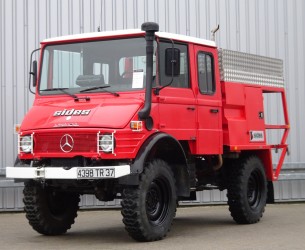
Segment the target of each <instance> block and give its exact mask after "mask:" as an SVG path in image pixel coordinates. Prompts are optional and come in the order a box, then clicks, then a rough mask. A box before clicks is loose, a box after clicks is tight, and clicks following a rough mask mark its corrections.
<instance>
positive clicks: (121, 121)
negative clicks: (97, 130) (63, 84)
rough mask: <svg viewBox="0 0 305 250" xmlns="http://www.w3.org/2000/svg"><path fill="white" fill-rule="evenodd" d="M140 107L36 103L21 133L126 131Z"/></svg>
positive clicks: (112, 102) (119, 101)
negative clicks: (74, 129) (75, 129)
mask: <svg viewBox="0 0 305 250" xmlns="http://www.w3.org/2000/svg"><path fill="white" fill-rule="evenodd" d="M142 105H143V101H142V100H139V99H129V98H123V97H119V98H115V99H114V98H110V99H92V98H91V100H90V101H89V102H75V101H74V100H73V99H71V100H70V99H69V101H67V99H66V98H58V99H57V98H56V100H55V98H52V100H50V99H49V100H44V99H38V100H36V101H35V103H34V106H33V107H32V108H31V109H30V111H29V112H28V114H27V115H26V116H25V118H24V120H23V122H22V125H21V130H22V131H26V130H32V129H46V128H59V127H87V128H88V127H91V128H92V127H103V128H115V129H120V128H124V127H126V125H127V124H128V123H129V122H130V120H131V119H132V117H133V116H134V115H135V114H136V112H137V111H138V110H139V109H140V107H141V106H142Z"/></svg>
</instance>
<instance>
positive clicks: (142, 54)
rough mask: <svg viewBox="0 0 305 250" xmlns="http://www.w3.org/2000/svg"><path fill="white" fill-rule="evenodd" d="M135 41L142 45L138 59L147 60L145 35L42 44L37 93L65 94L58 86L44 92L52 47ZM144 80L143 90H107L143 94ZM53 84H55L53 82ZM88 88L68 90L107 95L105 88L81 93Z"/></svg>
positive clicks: (48, 94)
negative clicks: (48, 54)
mask: <svg viewBox="0 0 305 250" xmlns="http://www.w3.org/2000/svg"><path fill="white" fill-rule="evenodd" d="M135 39H137V41H139V42H140V43H141V52H140V53H139V55H138V57H143V58H144V57H145V59H146V50H145V45H146V44H145V38H144V35H143V34H138V35H137V36H132V37H130V36H128V37H126V36H123V37H119V38H109V37H107V39H101V38H100V37H99V39H90V40H83V41H82V40H81V41H67V42H60V43H58V42H55V43H54V42H52V43H43V44H42V54H41V59H40V61H41V64H40V67H39V79H38V84H37V91H36V93H37V94H38V95H39V96H53V95H63V93H62V92H61V91H56V90H55V89H56V88H59V86H56V85H53V86H52V87H53V88H54V91H42V90H44V89H49V88H48V87H47V86H48V78H49V75H48V74H49V72H48V71H49V70H50V69H49V68H50V67H49V65H47V66H45V63H46V62H47V63H48V64H49V62H50V61H49V59H47V58H46V51H48V50H47V49H48V48H50V47H51V46H54V48H56V46H61V45H71V44H76V45H77V44H79V45H81V44H86V43H87V44H90V43H93V44H95V43H99V42H100V43H103V42H108V43H109V42H113V41H121V40H125V41H126V40H135ZM130 44H132V43H130ZM96 46H98V45H97V44H96ZM142 46H143V47H142ZM125 47H126V46H125ZM59 48H60V47H59ZM127 48H128V47H127ZM155 49H156V50H157V41H156V40H155ZM62 51H64V50H62ZM67 51H68V50H67ZM71 51H72V50H71ZM122 51H124V50H122ZM136 51H137V52H139V51H140V50H136ZM128 54H129V52H128V53H127V55H128ZM118 55H120V54H118ZM135 56H137V53H136V54H135ZM118 58H119V57H117V58H116V59H118ZM123 58H125V57H124V54H122V57H121V58H119V60H121V59H123ZM126 58H127V57H126ZM107 60H108V59H107ZM155 61H156V62H157V58H156V59H155ZM118 62H119V61H116V62H115V63H116V64H117V65H116V66H118V65H119V63H118ZM82 63H84V62H82ZM145 65H146V63H144V66H145ZM44 67H46V69H44ZM52 67H53V66H52ZM118 67H119V66H118ZM145 68H146V66H145ZM145 68H143V74H145V73H144V72H145V71H146V69H145ZM60 70H62V69H61V68H60ZM116 70H117V72H119V68H117V69H116ZM156 71H157V70H156V65H155V74H156ZM43 72H44V74H46V78H45V79H47V80H45V82H43V79H42V78H43ZM132 72H133V73H132V74H133V75H134V74H135V72H136V70H135V68H133V71H132ZM52 74H54V71H53V72H52ZM109 74H111V73H109ZM120 76H121V75H120ZM114 77H119V76H118V75H116V76H114ZM142 80H143V84H142V88H127V89H126V88H125V89H124V88H122V89H116V88H112V87H111V86H110V85H109V86H110V88H108V89H107V90H109V91H112V92H136V91H141V92H143V91H144V90H145V85H146V83H145V76H144V77H143V79H142ZM132 81H134V80H132ZM43 84H44V85H43ZM52 84H53V82H52ZM69 84H70V83H69ZM108 84H113V83H110V81H109V82H108ZM108 84H106V85H104V86H108ZM74 86H76V85H75V84H74ZM78 86H79V85H78ZM63 87H64V86H63ZM88 87H90V86H83V87H82V86H79V87H72V88H71V87H69V88H68V89H67V91H69V92H70V93H71V94H77V95H83V94H85V95H88V94H90V95H91V94H96V93H98V94H101V93H107V92H106V91H104V90H103V88H97V89H96V90H93V91H89V92H80V91H81V90H84V89H86V88H88ZM73 89H75V90H76V89H77V90H76V91H73ZM71 90H72V91H71Z"/></svg>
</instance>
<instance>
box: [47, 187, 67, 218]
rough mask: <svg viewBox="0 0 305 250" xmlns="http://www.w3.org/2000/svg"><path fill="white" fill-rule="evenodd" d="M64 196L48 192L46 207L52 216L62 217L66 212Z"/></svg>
mask: <svg viewBox="0 0 305 250" xmlns="http://www.w3.org/2000/svg"><path fill="white" fill-rule="evenodd" d="M66 198H67V197H66V196H65V195H64V194H63V193H59V192H55V191H48V195H47V199H48V207H49V209H50V212H51V214H52V215H53V216H56V217H58V216H61V215H64V214H65V213H66V211H67V201H66Z"/></svg>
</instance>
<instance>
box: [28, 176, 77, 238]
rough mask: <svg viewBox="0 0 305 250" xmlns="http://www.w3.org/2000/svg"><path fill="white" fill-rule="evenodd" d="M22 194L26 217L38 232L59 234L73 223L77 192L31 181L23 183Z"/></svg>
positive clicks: (64, 231) (75, 214) (75, 215)
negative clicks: (54, 188) (57, 189)
mask: <svg viewBox="0 0 305 250" xmlns="http://www.w3.org/2000/svg"><path fill="white" fill-rule="evenodd" d="M23 194H24V198H23V202H24V210H25V213H26V218H27V219H28V221H29V224H30V225H31V226H32V228H33V229H34V230H35V231H37V232H38V233H40V234H44V235H61V234H64V233H66V232H67V230H68V229H70V228H71V225H72V224H74V219H75V218H76V217H77V210H78V208H79V206H78V203H79V201H80V198H79V194H76V193H67V192H62V191H55V190H53V189H52V188H50V187H42V185H41V184H40V183H36V182H33V181H30V182H26V183H25V187H24V190H23Z"/></svg>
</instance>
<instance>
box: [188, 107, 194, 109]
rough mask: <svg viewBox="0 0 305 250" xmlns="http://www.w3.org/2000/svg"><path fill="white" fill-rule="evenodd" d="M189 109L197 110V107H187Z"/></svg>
mask: <svg viewBox="0 0 305 250" xmlns="http://www.w3.org/2000/svg"><path fill="white" fill-rule="evenodd" d="M187 110H195V107H187Z"/></svg>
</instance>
